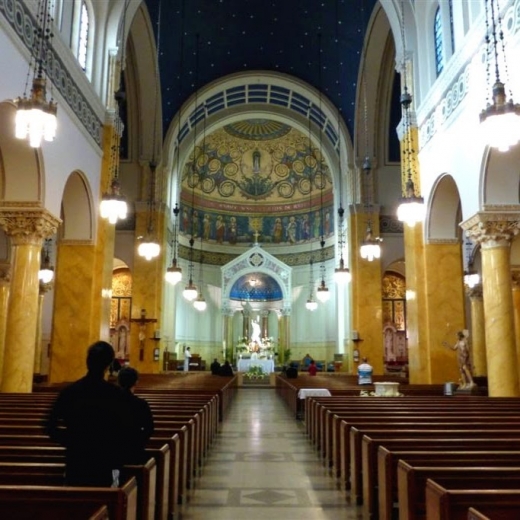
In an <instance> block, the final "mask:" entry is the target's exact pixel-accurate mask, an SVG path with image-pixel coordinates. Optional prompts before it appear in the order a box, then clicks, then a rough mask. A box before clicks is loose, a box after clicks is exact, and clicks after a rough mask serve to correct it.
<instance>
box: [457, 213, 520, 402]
mask: <svg viewBox="0 0 520 520" xmlns="http://www.w3.org/2000/svg"><path fill="white" fill-rule="evenodd" d="M515 217H516V218H518V217H517V214H515V213H512V212H511V213H502V214H498V213H491V212H479V213H477V214H476V215H475V216H473V217H471V218H470V219H468V220H467V221H465V222H463V223H462V227H463V229H465V230H466V233H467V235H468V236H469V237H470V238H471V239H472V240H474V241H476V242H478V243H480V246H481V255H482V292H483V298H484V316H485V330H486V333H485V335H486V359H487V374H488V389H489V395H490V397H515V396H518V395H520V394H519V378H518V363H517V355H516V338H515V323H514V309H513V295H512V288H511V261H510V250H511V240H512V238H513V236H514V235H516V234H517V233H518V230H519V228H518V226H519V222H518V221H517V220H515Z"/></svg>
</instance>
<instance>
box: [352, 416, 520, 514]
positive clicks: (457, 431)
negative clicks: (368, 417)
mask: <svg viewBox="0 0 520 520" xmlns="http://www.w3.org/2000/svg"><path fill="white" fill-rule="evenodd" d="M400 426H401V427H400ZM518 428H519V425H515V424H512V425H508V424H507V423H500V424H497V423H495V424H487V425H486V424H483V423H479V425H478V426H477V425H469V424H468V423H442V422H438V423H436V424H421V423H417V424H415V425H414V426H413V427H410V425H409V424H403V425H399V423H390V422H389V423H388V424H387V425H385V429H382V428H381V429H373V428H372V425H370V426H369V427H367V428H362V427H358V426H356V427H352V428H351V429H350V457H349V462H350V486H351V494H352V498H353V500H354V501H355V502H356V503H357V504H358V505H361V504H362V502H363V486H362V483H363V473H362V454H361V452H362V444H361V441H362V438H363V435H377V436H382V435H388V436H389V437H394V438H395V437H396V436H398V435H400V436H401V437H406V436H408V437H413V438H421V437H422V438H427V439H428V438H432V437H436V438H441V439H442V438H444V439H446V438H450V437H451V438H454V439H457V438H460V437H473V438H499V437H503V438H504V437H509V438H511V437H518V438H520V429H518Z"/></svg>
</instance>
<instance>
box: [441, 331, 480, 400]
mask: <svg viewBox="0 0 520 520" xmlns="http://www.w3.org/2000/svg"><path fill="white" fill-rule="evenodd" d="M468 335H469V334H468V332H467V331H463V330H461V331H459V332H457V338H458V340H457V342H456V343H455V345H453V346H452V347H450V346H449V345H448V344H447V343H446V342H445V341H443V342H442V344H443V345H444V346H445V347H448V348H451V350H456V351H457V361H458V363H459V371H460V376H461V385H460V388H461V389H463V390H464V389H471V388H474V387H475V382H474V381H473V374H472V373H471V362H470V358H469V345H468Z"/></svg>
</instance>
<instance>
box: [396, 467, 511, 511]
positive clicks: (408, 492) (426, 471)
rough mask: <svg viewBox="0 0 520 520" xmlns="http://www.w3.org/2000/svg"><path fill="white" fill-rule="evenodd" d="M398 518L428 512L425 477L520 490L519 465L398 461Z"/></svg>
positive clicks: (442, 482)
mask: <svg viewBox="0 0 520 520" xmlns="http://www.w3.org/2000/svg"><path fill="white" fill-rule="evenodd" d="M397 478H398V488H399V520H423V519H424V518H425V516H426V503H425V488H426V480H427V479H429V478H430V479H432V480H434V481H435V482H437V483H438V484H440V485H442V486H444V487H446V488H449V489H457V488H463V489H490V488H497V489H517V490H520V467H519V466H518V465H517V466H510V467H485V466H474V467H468V466H457V467H453V466H451V467H434V466H429V467H428V466H411V465H410V464H408V463H407V462H406V461H403V460H401V461H399V465H398V468H397Z"/></svg>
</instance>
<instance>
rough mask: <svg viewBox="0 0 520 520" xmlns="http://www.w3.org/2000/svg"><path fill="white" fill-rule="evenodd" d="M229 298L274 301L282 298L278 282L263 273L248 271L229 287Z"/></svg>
mask: <svg viewBox="0 0 520 520" xmlns="http://www.w3.org/2000/svg"><path fill="white" fill-rule="evenodd" d="M229 297H230V299H231V300H240V301H254V302H274V301H279V300H282V299H283V293H282V288H281V287H280V285H279V284H278V282H277V281H276V280H275V279H274V278H272V277H270V276H269V275H267V274H265V273H248V274H246V275H244V276H241V277H240V278H239V279H238V280H237V281H236V282H235V283H234V284H233V286H232V287H231V291H230V293H229Z"/></svg>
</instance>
